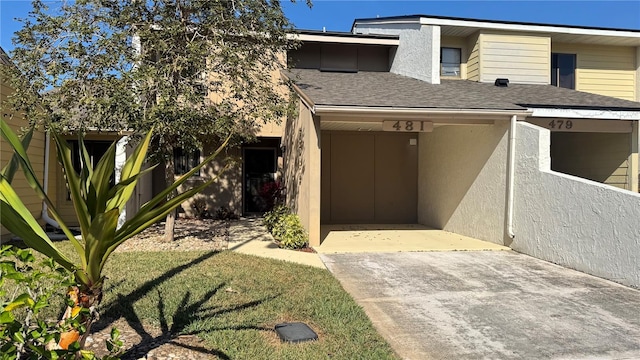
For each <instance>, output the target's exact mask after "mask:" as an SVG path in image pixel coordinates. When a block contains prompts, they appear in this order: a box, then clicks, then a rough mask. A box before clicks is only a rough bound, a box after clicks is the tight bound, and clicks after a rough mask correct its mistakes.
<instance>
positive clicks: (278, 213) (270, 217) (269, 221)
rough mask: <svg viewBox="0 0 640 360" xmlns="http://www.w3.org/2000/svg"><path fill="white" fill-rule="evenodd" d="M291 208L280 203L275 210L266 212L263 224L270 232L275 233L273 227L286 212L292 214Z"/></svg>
mask: <svg viewBox="0 0 640 360" xmlns="http://www.w3.org/2000/svg"><path fill="white" fill-rule="evenodd" d="M290 213H291V210H289V208H287V207H286V206H284V205H278V206H276V207H275V208H273V210H271V211H268V212H267V213H265V214H264V218H263V219H262V224H263V225H264V226H265V227H266V228H267V230H268V231H269V232H270V233H273V227H274V226H276V224H277V223H278V222H279V221H280V218H281V217H283V216H284V215H286V214H290Z"/></svg>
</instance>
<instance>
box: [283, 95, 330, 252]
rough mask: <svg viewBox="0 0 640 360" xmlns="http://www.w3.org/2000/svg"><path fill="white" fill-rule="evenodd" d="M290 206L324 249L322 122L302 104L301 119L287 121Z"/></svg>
mask: <svg viewBox="0 0 640 360" xmlns="http://www.w3.org/2000/svg"><path fill="white" fill-rule="evenodd" d="M282 145H283V147H284V153H283V158H284V164H283V165H284V166H283V171H284V176H283V178H284V184H285V188H286V197H287V198H286V204H287V206H289V207H290V208H291V209H292V210H293V211H294V212H295V213H296V214H298V216H299V217H300V220H301V222H302V225H303V226H304V227H305V229H306V230H307V231H308V233H309V244H310V245H311V246H318V245H320V168H321V166H320V120H319V118H318V117H317V116H315V115H314V114H313V112H312V111H311V109H310V108H308V107H307V106H306V104H305V103H304V102H302V101H301V100H298V113H297V117H291V118H289V119H287V122H286V125H285V129H284V135H283V138H282Z"/></svg>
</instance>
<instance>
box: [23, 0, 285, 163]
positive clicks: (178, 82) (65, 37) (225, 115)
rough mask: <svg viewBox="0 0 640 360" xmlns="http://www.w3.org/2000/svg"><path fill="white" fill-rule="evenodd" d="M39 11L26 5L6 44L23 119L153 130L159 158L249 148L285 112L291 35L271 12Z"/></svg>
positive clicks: (135, 4) (121, 4) (134, 3)
mask: <svg viewBox="0 0 640 360" xmlns="http://www.w3.org/2000/svg"><path fill="white" fill-rule="evenodd" d="M46 4H49V2H46ZM46 4H45V2H43V1H41V0H36V1H34V2H33V11H32V12H31V13H30V15H29V17H28V18H26V19H22V21H23V23H24V27H23V28H22V29H21V30H20V31H18V32H17V33H16V36H15V38H14V42H15V45H16V48H15V50H14V51H13V53H12V60H13V61H14V62H15V64H16V66H17V70H18V71H19V72H20V73H21V74H22V77H15V78H16V79H19V80H18V81H23V83H21V84H19V86H15V88H16V90H18V92H19V94H18V95H17V96H15V97H14V102H15V105H16V107H17V108H21V109H27V110H28V111H32V112H34V111H37V109H36V108H37V107H36V106H34V104H35V103H37V102H39V103H40V104H44V105H45V106H44V108H45V109H47V110H49V111H50V114H51V115H52V119H53V120H55V124H57V125H59V126H62V127H63V128H64V129H65V130H76V131H86V130H87V129H98V130H123V129H135V130H138V133H140V134H144V133H145V132H146V131H147V130H148V129H149V128H151V126H154V128H155V134H156V138H155V141H154V142H152V143H153V144H156V145H158V147H157V148H156V149H155V150H157V153H158V154H161V155H163V156H167V155H169V154H170V153H171V151H172V149H173V148H174V147H176V146H180V147H184V148H186V149H195V148H200V147H201V145H202V141H203V140H204V139H214V140H217V139H220V138H225V137H226V136H227V135H229V134H234V135H238V136H240V137H251V136H252V135H253V134H254V133H255V130H256V128H257V126H258V125H259V124H260V123H261V122H264V121H272V120H277V119H280V118H281V117H282V116H283V115H284V114H285V112H286V111H287V105H288V104H287V98H286V97H285V96H284V92H283V91H282V88H281V87H278V86H274V84H277V83H278V82H280V81H281V80H280V78H279V74H278V70H279V69H280V68H281V67H282V66H283V65H284V64H283V57H282V56H281V54H283V53H284V52H285V51H286V50H287V49H289V48H291V47H292V46H294V43H293V42H292V41H291V40H290V39H288V37H287V33H289V32H290V31H291V30H292V28H293V27H292V24H291V23H290V22H289V21H288V20H287V18H286V17H285V16H284V14H283V12H282V9H281V4H280V2H279V1H268V0H217V1H216V0H76V1H74V2H59V3H56V2H54V3H53V5H51V8H49V7H47V6H46ZM42 94H45V95H44V96H42V97H41V98H40V99H34V98H33V97H34V95H35V96H38V95H42ZM38 115H41V114H38Z"/></svg>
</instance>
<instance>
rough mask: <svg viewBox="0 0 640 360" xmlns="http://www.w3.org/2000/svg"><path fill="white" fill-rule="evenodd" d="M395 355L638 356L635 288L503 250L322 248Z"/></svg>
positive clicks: (639, 312) (639, 309)
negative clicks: (331, 251)
mask: <svg viewBox="0 0 640 360" xmlns="http://www.w3.org/2000/svg"><path fill="white" fill-rule="evenodd" d="M321 257H322V258H323V260H324V262H325V264H326V265H327V267H328V268H329V270H330V271H331V272H332V273H333V274H334V275H335V276H336V278H338V279H339V280H340V282H341V283H342V285H343V286H344V288H345V289H346V290H347V291H348V292H349V293H350V294H351V295H352V296H353V297H354V298H355V299H356V301H357V302H358V303H359V304H360V305H361V306H363V307H364V309H365V311H366V312H367V314H368V315H369V317H370V318H371V320H372V322H373V323H374V325H375V326H376V328H377V330H378V331H379V332H380V333H381V334H382V335H383V336H384V337H385V338H386V339H387V341H388V342H389V343H390V344H391V346H392V347H393V348H394V349H395V350H396V352H397V353H398V354H399V355H400V356H401V357H402V358H404V359H640V291H637V290H634V289H630V288H627V287H624V286H621V285H618V284H615V283H612V282H609V281H605V280H602V279H599V278H596V277H593V276H589V275H586V274H583V273H580V272H577V271H573V270H569V269H566V268H563V267H560V266H556V265H553V264H550V263H548V262H545V261H541V260H537V259H534V258H532V257H529V256H526V255H520V254H518V253H515V252H511V251H482V252H475V251H468V252H414V253H350V254H322V255H321Z"/></svg>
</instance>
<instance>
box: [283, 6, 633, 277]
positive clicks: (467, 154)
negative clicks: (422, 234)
mask: <svg viewBox="0 0 640 360" xmlns="http://www.w3.org/2000/svg"><path fill="white" fill-rule="evenodd" d="M299 38H300V40H302V41H303V46H302V47H301V48H300V49H298V50H296V51H293V52H291V53H290V54H289V63H290V67H291V69H290V70H289V71H288V72H286V76H288V77H289V78H291V79H293V80H295V82H296V86H295V91H296V93H297V95H298V98H299V100H298V116H297V117H295V118H292V119H289V120H288V121H287V124H286V126H285V132H284V134H283V138H282V142H283V149H284V153H283V164H284V179H285V183H286V187H287V192H288V198H287V201H288V204H289V205H290V206H291V207H292V208H294V209H295V210H296V211H297V213H298V214H299V215H300V217H301V219H302V221H303V223H304V224H305V226H306V228H307V230H308V231H309V234H310V241H311V244H312V245H315V246H317V245H320V244H321V242H322V240H323V238H324V237H325V236H326V234H327V233H328V232H329V231H331V229H335V228H339V227H335V226H334V225H336V224H377V225H376V226H377V228H385V226H389V227H391V226H390V225H389V224H421V225H425V226H428V227H432V228H437V229H444V230H447V231H451V232H454V233H459V234H462V235H466V236H471V237H475V238H478V239H482V240H487V241H491V242H494V243H498V244H503V245H508V246H512V247H513V248H514V249H517V250H520V251H523V252H526V253H532V254H534V255H536V256H538V257H541V258H545V259H548V260H552V261H557V262H560V263H563V262H564V263H565V264H566V265H569V266H572V267H575V268H578V269H582V270H584V271H587V272H591V273H595V274H597V275H600V276H604V277H608V278H613V277H616V276H617V278H618V279H620V278H624V280H620V281H623V282H625V281H626V282H627V283H640V272H639V271H637V269H636V270H635V271H633V269H632V268H633V266H631V267H630V266H628V265H629V264H630V263H633V260H632V259H629V258H626V257H625V256H627V257H628V256H629V255H628V252H629V251H631V250H632V249H631V248H630V247H633V246H634V245H633V244H635V241H636V240H637V238H639V237H640V234H638V230H636V229H637V226H636V220H635V218H634V217H637V215H638V214H637V212H638V209H637V208H635V207H633V206H636V207H637V206H640V197H638V194H637V191H638V120H640V103H638V102H637V100H638V96H640V94H639V92H640V90H639V88H638V79H639V77H640V74H639V72H640V62H639V61H638V59H639V58H640V50H639V49H640V32H638V31H629V30H618V29H595V28H583V27H569V26H557V25H543V24H523V23H513V22H495V21H483V20H473V19H459V18H444V17H430V16H402V17H392V18H373V19H358V20H355V22H354V24H353V27H352V32H350V33H330V32H301V33H300V34H299ZM525 123H529V124H535V125H537V126H533V125H526V124H525ZM532 129H535V130H532ZM518 130H521V131H520V132H519V131H518ZM532 144H535V146H534V145H532ZM536 146H537V147H536ZM532 149H535V151H534V153H532V154H530V153H529V152H530V151H533V150H532ZM534 159H535V161H534ZM531 164H534V165H535V166H533V167H532V166H531ZM565 182H566V183H565ZM621 189H625V190H621ZM620 199H624V200H620ZM611 207H613V208H611ZM612 209H613V210H612ZM554 216H555V218H554ZM617 222H620V224H618V223H617ZM602 224H607V225H606V226H602ZM632 224H633V225H632ZM603 229H606V233H603V231H605V230H603ZM556 236H562V237H563V239H561V240H556V239H555V237H556ZM608 237H615V239H614V240H610V239H608ZM363 246H364V245H363ZM563 246H564V248H562V247H563ZM581 246H585V247H586V248H584V249H583V248H581ZM559 248H562V249H560V250H559ZM540 249H544V250H540ZM636 250H637V249H636ZM536 251H539V252H540V251H541V252H542V253H536ZM607 251H611V252H614V253H616V254H618V255H620V258H616V256H612V257H610V258H609V260H608V261H607V260H603V257H602V255H603V254H605V253H606V252H607ZM636 252H637V251H636ZM585 253H587V254H592V255H593V254H596V255H593V256H595V260H593V259H589V260H585V259H586V258H588V257H589V256H586V257H585V255H584V254H585ZM581 257H582V258H581ZM605 257H606V256H605ZM567 259H572V260H567ZM603 262H607V265H604V266H600V267H598V266H596V269H595V270H594V269H591V268H590V266H592V265H593V264H601V263H603ZM616 262H619V263H624V264H627V265H621V267H620V268H616V266H617V265H614V266H613V268H615V269H610V268H609V267H610V266H609V263H616ZM587 263H588V264H587ZM604 268H606V269H607V270H602V269H604ZM629 269H631V270H629ZM614 273H615V274H618V275H612V274H614ZM620 273H624V274H626V275H619V274H620ZM629 274H632V275H629ZM629 276H630V277H629Z"/></svg>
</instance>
